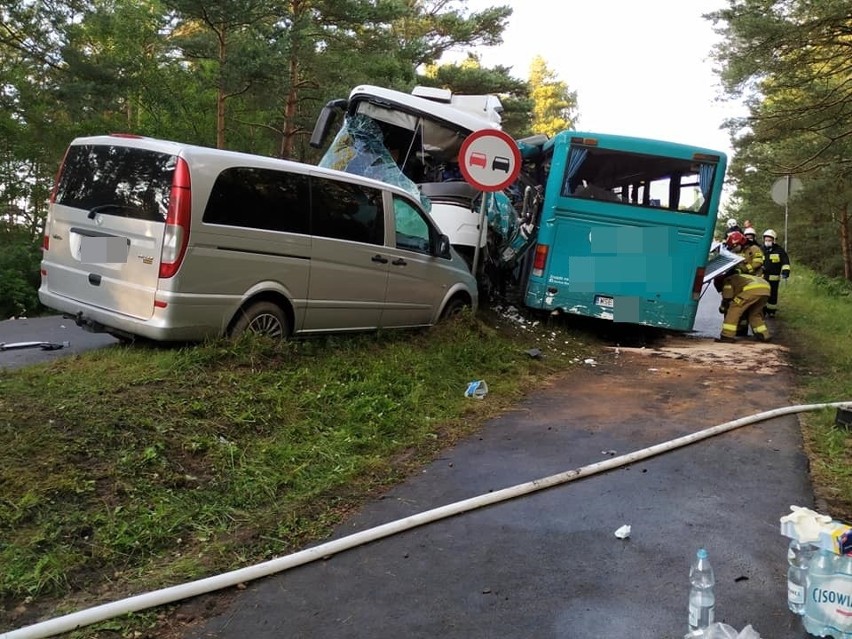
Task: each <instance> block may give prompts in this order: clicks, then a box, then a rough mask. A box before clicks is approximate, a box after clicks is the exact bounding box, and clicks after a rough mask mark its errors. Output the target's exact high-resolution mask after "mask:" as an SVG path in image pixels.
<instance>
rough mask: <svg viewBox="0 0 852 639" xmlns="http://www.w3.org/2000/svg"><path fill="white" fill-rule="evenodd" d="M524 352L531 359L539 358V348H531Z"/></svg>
mask: <svg viewBox="0 0 852 639" xmlns="http://www.w3.org/2000/svg"><path fill="white" fill-rule="evenodd" d="M526 353H527V355H529V356H530V357H532V358H533V359H541V349H538V348H531V349H529V350H528V351H526Z"/></svg>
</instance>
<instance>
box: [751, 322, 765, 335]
mask: <svg viewBox="0 0 852 639" xmlns="http://www.w3.org/2000/svg"><path fill="white" fill-rule="evenodd" d="M751 330H753V331H754V332H755V333H769V329H768V328H766V324H761V325H760V326H752V327H751Z"/></svg>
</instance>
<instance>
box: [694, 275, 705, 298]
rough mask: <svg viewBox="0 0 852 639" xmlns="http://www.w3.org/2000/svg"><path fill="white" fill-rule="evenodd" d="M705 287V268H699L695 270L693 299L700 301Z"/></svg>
mask: <svg viewBox="0 0 852 639" xmlns="http://www.w3.org/2000/svg"><path fill="white" fill-rule="evenodd" d="M703 286H704V267H703V266H699V267H698V268H697V269H695V279H694V280H692V299H693V300H694V301H696V302H697V301H698V300H700V299H701V289H702V287H703Z"/></svg>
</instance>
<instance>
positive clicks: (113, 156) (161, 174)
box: [56, 144, 177, 222]
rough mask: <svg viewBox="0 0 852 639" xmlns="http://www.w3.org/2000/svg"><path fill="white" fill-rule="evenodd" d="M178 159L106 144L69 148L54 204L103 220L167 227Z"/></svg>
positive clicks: (143, 150) (159, 153) (172, 156)
mask: <svg viewBox="0 0 852 639" xmlns="http://www.w3.org/2000/svg"><path fill="white" fill-rule="evenodd" d="M176 165H177V158H176V157H175V156H174V155H169V154H168V153H162V152H159V151H148V150H146V149H134V148H132V147H126V146H109V145H105V144H87V145H73V146H70V147H69V148H68V152H67V153H66V155H65V161H64V163H63V164H62V173H61V174H60V177H59V184H58V185H57V187H56V203H57V204H62V205H64V206H73V207H75V208H78V209H84V210H86V211H92V210H93V209H97V211H98V212H99V213H101V214H103V215H115V216H118V217H129V218H136V219H140V220H151V221H154V222H165V221H166V213H167V212H168V210H169V194H170V193H171V187H172V176H173V175H174V172H175V166H176Z"/></svg>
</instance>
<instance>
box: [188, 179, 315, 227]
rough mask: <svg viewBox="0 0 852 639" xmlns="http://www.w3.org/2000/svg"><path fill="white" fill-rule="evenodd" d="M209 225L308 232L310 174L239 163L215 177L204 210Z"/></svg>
mask: <svg viewBox="0 0 852 639" xmlns="http://www.w3.org/2000/svg"><path fill="white" fill-rule="evenodd" d="M202 219H203V221H204V222H205V223H207V224H226V225H228V226H239V227H243V228H254V229H264V230H267V231H284V232H288V233H308V232H309V227H310V223H309V219H310V196H309V190H308V176H307V175H302V174H299V173H291V172H288V171H276V170H274V169H259V168H254V167H247V166H239V167H233V168H229V169H225V170H224V171H222V172H221V173H220V174H219V176H218V177H217V178H216V182H215V184H213V189H212V190H211V191H210V199H209V200H207V207H206V208H205V209H204V216H203V218H202Z"/></svg>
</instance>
